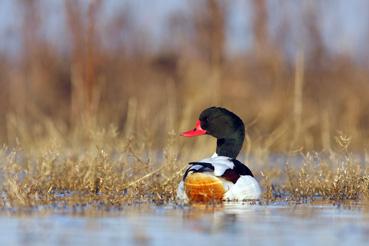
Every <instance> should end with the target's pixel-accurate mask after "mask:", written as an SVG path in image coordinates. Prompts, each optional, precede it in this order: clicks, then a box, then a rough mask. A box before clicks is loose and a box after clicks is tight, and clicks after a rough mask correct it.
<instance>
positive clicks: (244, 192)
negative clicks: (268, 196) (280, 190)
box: [223, 175, 261, 201]
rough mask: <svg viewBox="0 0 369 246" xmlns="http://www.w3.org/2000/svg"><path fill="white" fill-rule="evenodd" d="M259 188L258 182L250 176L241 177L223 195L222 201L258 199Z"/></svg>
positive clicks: (259, 194)
mask: <svg viewBox="0 0 369 246" xmlns="http://www.w3.org/2000/svg"><path fill="white" fill-rule="evenodd" d="M260 196H261V188H260V185H259V183H258V181H257V180H256V179H255V178H253V177H251V176H248V175H247V176H241V177H240V178H239V179H238V180H237V182H236V183H235V184H234V185H233V186H232V187H231V188H230V189H229V190H228V191H227V192H226V193H225V194H224V197H223V200H239V201H241V200H248V199H250V200H251V199H252V200H255V199H259V198H260Z"/></svg>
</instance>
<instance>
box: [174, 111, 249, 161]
mask: <svg viewBox="0 0 369 246" xmlns="http://www.w3.org/2000/svg"><path fill="white" fill-rule="evenodd" d="M205 134H208V135H211V136H213V137H215V138H217V139H218V142H217V151H216V152H217V154H218V155H225V156H230V157H235V156H237V154H238V153H239V151H240V149H241V147H242V143H243V140H244V137H245V126H244V124H243V122H242V120H241V119H240V117H238V116H237V115H236V114H234V113H233V112H231V111H229V110H227V109H225V108H221V107H211V108H207V109H205V110H204V111H202V112H201V114H200V116H199V119H198V120H197V122H196V126H195V128H194V129H192V130H190V131H186V132H183V133H182V134H181V135H182V136H184V137H194V136H200V135H205Z"/></svg>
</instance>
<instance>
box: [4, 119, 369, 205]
mask: <svg viewBox="0 0 369 246" xmlns="http://www.w3.org/2000/svg"><path fill="white" fill-rule="evenodd" d="M78 129H79V130H78V131H75V132H73V133H70V135H66V136H63V135H62V134H60V133H59V134H56V133H57V132H58V130H57V129H56V128H55V127H54V126H53V125H52V124H51V125H50V126H49V130H50V132H49V133H48V134H46V135H45V137H44V138H38V139H37V141H36V142H34V141H32V142H31V143H27V142H25V139H28V137H27V136H26V137H25V138H22V137H21V135H19V140H18V141H19V143H18V146H17V147H15V148H8V147H5V146H4V147H3V148H2V149H1V152H0V162H1V174H2V177H1V189H2V196H1V197H2V202H1V206H2V207H3V208H5V209H9V208H18V209H19V208H23V209H24V208H37V207H39V206H46V207H51V208H53V209H55V208H60V207H61V208H73V207H76V206H81V205H82V206H85V205H88V206H92V207H95V208H97V209H103V208H104V209H106V208H109V207H120V206H125V205H129V204H136V203H142V202H145V203H147V202H149V203H154V204H163V203H165V204H167V203H176V202H177V201H176V200H175V192H176V188H177V184H178V182H179V180H180V178H181V175H182V174H183V170H184V168H185V167H186V165H187V162H189V161H191V160H194V159H195V158H196V159H200V158H202V157H204V156H205V155H206V153H211V152H210V151H211V149H212V147H213V146H209V144H208V142H209V140H210V137H203V138H202V139H198V140H194V139H190V140H189V139H182V138H180V137H179V136H178V134H177V133H174V132H173V131H172V132H168V133H167V136H166V138H165V143H164V144H163V146H162V147H160V146H158V145H156V144H152V141H153V139H150V136H148V135H147V133H146V134H145V131H143V133H140V134H138V133H136V134H133V135H128V136H126V137H125V136H122V135H121V134H118V131H117V129H116V128H114V127H110V128H109V129H105V130H103V129H98V128H86V127H85V126H81V127H80V128H78ZM81 129H83V130H81ZM146 132H148V131H146ZM213 143H214V142H212V144H213ZM214 144H215V143H214ZM349 144H350V139H349V138H347V137H343V136H340V137H338V138H337V144H336V145H335V146H336V149H335V151H330V152H320V153H317V152H311V153H306V154H302V152H299V153H293V152H289V153H288V152H285V153H282V154H281V156H282V157H283V161H282V163H280V162H279V163H277V161H276V158H274V155H276V154H275V153H273V152H270V150H269V149H265V148H264V147H261V146H255V145H252V144H251V143H250V142H249V143H248V144H247V145H248V147H249V148H246V150H245V154H247V159H246V162H247V164H248V165H249V167H251V169H252V170H254V173H255V175H256V177H257V179H259V181H260V183H261V185H262V187H263V189H264V195H263V199H262V202H271V201H278V200H283V201H300V202H301V201H302V202H304V201H314V200H317V199H318V200H321V199H324V200H333V201H345V200H355V201H362V200H366V199H368V198H369V178H368V177H369V173H368V164H369V163H368V160H367V159H366V158H365V157H366V156H362V155H354V154H353V153H351V152H350V146H349ZM241 158H242V157H241Z"/></svg>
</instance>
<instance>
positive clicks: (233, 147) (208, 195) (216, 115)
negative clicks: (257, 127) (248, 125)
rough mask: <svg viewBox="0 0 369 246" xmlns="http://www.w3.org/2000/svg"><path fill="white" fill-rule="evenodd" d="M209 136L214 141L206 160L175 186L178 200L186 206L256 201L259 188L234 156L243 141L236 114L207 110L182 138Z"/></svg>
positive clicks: (193, 164) (190, 167) (189, 169)
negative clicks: (211, 153) (215, 140)
mask: <svg viewBox="0 0 369 246" xmlns="http://www.w3.org/2000/svg"><path fill="white" fill-rule="evenodd" d="M202 135H210V136H212V137H215V138H216V139H217V142H216V151H215V153H214V154H213V155H212V156H211V157H209V158H205V159H202V160H199V161H194V162H190V163H189V164H188V167H187V168H186V169H185V172H184V174H183V178H182V180H181V181H180V183H179V184H178V188H177V199H179V200H182V201H187V202H210V201H220V202H221V201H243V200H258V199H259V198H260V196H261V194H262V192H261V188H260V185H259V183H258V181H257V180H256V179H255V177H254V175H253V173H252V172H251V170H250V169H249V168H248V167H247V166H246V165H245V164H243V163H242V162H240V161H239V160H237V156H238V154H239V153H240V151H241V149H242V145H243V142H244V139H245V125H244V123H243V121H242V120H241V118H240V117H239V116H237V115H236V114H235V113H233V112H231V111H229V110H228V109H226V108H223V107H210V108H207V109H205V110H203V111H202V112H201V113H200V116H199V118H198V120H197V121H196V124H195V128H193V129H192V130H189V131H186V132H183V133H182V134H181V136H184V137H195V136H202Z"/></svg>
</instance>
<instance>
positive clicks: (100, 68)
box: [0, 0, 369, 208]
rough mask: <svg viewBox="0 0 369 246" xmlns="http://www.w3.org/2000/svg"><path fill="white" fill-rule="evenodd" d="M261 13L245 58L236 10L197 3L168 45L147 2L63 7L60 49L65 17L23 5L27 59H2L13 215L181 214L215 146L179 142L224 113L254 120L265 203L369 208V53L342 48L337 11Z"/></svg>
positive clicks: (169, 28)
mask: <svg viewBox="0 0 369 246" xmlns="http://www.w3.org/2000/svg"><path fill="white" fill-rule="evenodd" d="M246 2H247V4H246V5H245V11H246V8H247V9H248V10H249V11H250V12H252V13H254V14H253V15H250V16H248V17H249V20H248V23H249V24H250V26H251V27H252V28H251V30H249V29H250V28H249V29H248V30H247V33H248V35H249V36H250V37H251V40H252V42H251V44H250V45H249V46H248V47H244V49H241V51H240V52H237V53H236V54H234V53H233V54H232V52H230V51H229V50H227V47H228V46H230V44H227V42H228V41H227V38H228V37H227V35H228V34H227V33H228V32H227V31H229V30H227V28H229V26H227V24H229V23H230V19H231V15H232V11H235V8H237V7H234V6H233V5H232V3H230V2H229V1H222V0H204V1H188V3H187V4H188V6H187V7H188V8H186V9H178V10H176V11H174V12H173V13H171V14H170V15H168V18H167V20H166V22H165V25H164V27H163V28H164V29H165V30H166V32H164V34H163V37H161V38H162V39H161V40H160V42H161V46H160V47H156V48H155V47H153V43H155V42H154V40H153V39H154V38H152V39H150V32H145V30H143V29H142V27H141V26H140V24H139V23H140V22H139V17H141V16H139V17H136V16H134V15H133V14H132V13H134V6H135V5H134V4H132V5H131V4H128V3H127V4H125V5H124V4H123V5H122V6H121V8H118V7H117V8H115V9H114V11H112V12H111V13H110V12H109V14H107V13H106V12H107V11H105V10H106V9H105V8H108V7H109V6H108V4H106V3H105V2H104V1H99V0H96V1H87V2H84V1H73V0H65V1H62V4H61V5H60V6H59V5H58V6H56V9H57V12H58V15H55V16H59V15H61V16H62V18H60V19H57V20H58V23H59V24H60V26H58V28H60V29H57V28H56V29H57V30H60V32H61V33H56V34H55V33H54V34H53V35H54V36H58V38H57V41H56V40H55V39H52V38H51V39H50V37H49V36H48V34H49V33H47V31H46V30H48V28H50V26H49V25H51V24H50V23H49V22H48V20H49V19H50V18H51V15H53V14H55V13H54V12H53V10H54V11H56V9H55V8H53V7H52V4H51V5H50V6H49V4H50V3H49V2H48V1H46V0H34V1H28V0H25V1H14V3H12V4H13V5H14V9H15V10H16V11H19V15H16V14H14V16H20V18H19V20H18V19H17V24H18V25H17V24H15V25H14V26H11V27H9V28H10V34H12V33H13V35H14V37H13V38H15V39H17V40H18V41H19V47H18V49H17V51H16V52H15V53H16V54H8V53H7V52H5V51H4V50H3V49H2V50H1V51H0V142H1V143H2V147H1V149H0V188H1V199H0V206H1V207H2V208H30V207H38V206H53V207H73V206H76V205H83V204H89V205H91V206H96V207H104V208H105V207H109V206H114V207H115V206H121V205H125V204H132V203H141V202H154V203H171V202H175V192H176V188H177V184H178V182H179V180H180V178H181V176H182V174H183V170H184V168H185V167H186V166H187V163H188V162H189V161H193V160H198V159H201V158H203V157H205V156H208V155H210V154H211V152H212V151H213V150H214V146H215V142H214V139H210V138H209V137H201V138H198V139H194V140H192V139H191V140H188V139H182V138H181V137H180V136H179V134H178V133H179V132H180V131H183V130H187V129H188V127H192V126H193V124H194V123H195V121H196V117H197V116H198V114H199V112H200V111H201V110H202V109H203V108H206V107H209V106H212V105H222V106H225V107H227V108H229V109H231V110H232V111H234V112H236V113H237V115H240V116H241V118H242V119H243V120H244V121H245V123H246V125H247V136H246V143H245V146H244V147H243V150H242V155H241V156H240V160H241V161H244V162H245V163H246V164H247V165H248V166H249V167H250V169H251V170H253V173H254V174H255V176H256V178H257V179H258V180H259V181H260V183H261V185H262V187H263V190H264V193H263V199H262V202H269V201H275V200H293V201H310V200H316V199H327V200H333V201H338V200H339V201H342V200H355V201H365V200H367V199H369V170H368V168H369V159H368V157H367V149H366V148H367V146H368V137H369V128H368V125H369V114H368V108H369V97H368V92H369V71H368V69H367V68H368V59H367V58H368V56H369V54H365V52H364V51H365V50H366V49H362V50H364V51H363V52H360V55H357V54H356V53H355V52H352V51H350V50H349V49H347V50H339V52H337V50H333V49H332V48H330V47H329V42H330V41H332V40H331V39H333V38H331V37H330V36H329V35H328V36H329V37H328V38H327V37H326V36H327V35H324V30H323V28H322V26H323V24H324V20H323V17H324V16H326V13H325V12H323V11H320V10H321V9H324V10H326V11H334V8H333V7H334V6H333V5H335V3H333V2H332V3H330V2H325V3H320V1H313V3H310V4H306V3H303V2H301V3H295V4H293V1H292V2H290V3H288V2H286V3H283V4H282V3H281V4H279V5H278V6H274V5H273V6H269V5H271V3H269V2H268V1H263V0H250V1H246ZM150 4H151V3H150ZM320 4H323V5H324V6H323V7H324V8H320V7H321V6H320ZM330 4H332V6H329V5H330ZM326 5H328V6H326ZM45 6H48V7H49V9H47V10H46V7H45ZM54 7H55V6H54ZM271 8H272V9H274V10H275V12H273V14H272V13H270V9H271ZM331 9H333V10H331ZM48 11H50V12H48ZM45 12H47V13H45ZM255 13H256V14H255ZM48 15H50V16H48ZM296 16H298V18H296ZM59 17H60V16H59ZM59 17H55V18H59ZM340 17H341V16H339V15H337V16H336V18H337V19H335V20H334V21H337V22H338V21H339V20H345V18H340ZM296 19H298V20H299V21H298V22H296V21H295V20H296ZM271 23H273V25H272V24H271ZM291 23H293V25H292V24H291ZM337 26H339V24H338V25H337ZM51 27H52V26H51ZM366 28H368V27H366ZM336 31H337V32H339V30H336ZM14 33H16V35H15V34H14ZM63 34H65V35H63ZM0 35H1V36H0V39H1V40H5V39H6V38H5V36H4V35H7V34H5V33H1V34H0ZM51 36H52V35H51ZM296 36H298V37H299V38H298V39H296ZM337 36H340V33H337ZM62 37H65V38H62ZM326 39H329V40H328V41H326ZM366 39H367V38H366ZM245 43H247V42H246V41H245ZM288 44H289V45H288ZM296 44H297V45H296ZM245 46H246V45H245Z"/></svg>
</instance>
